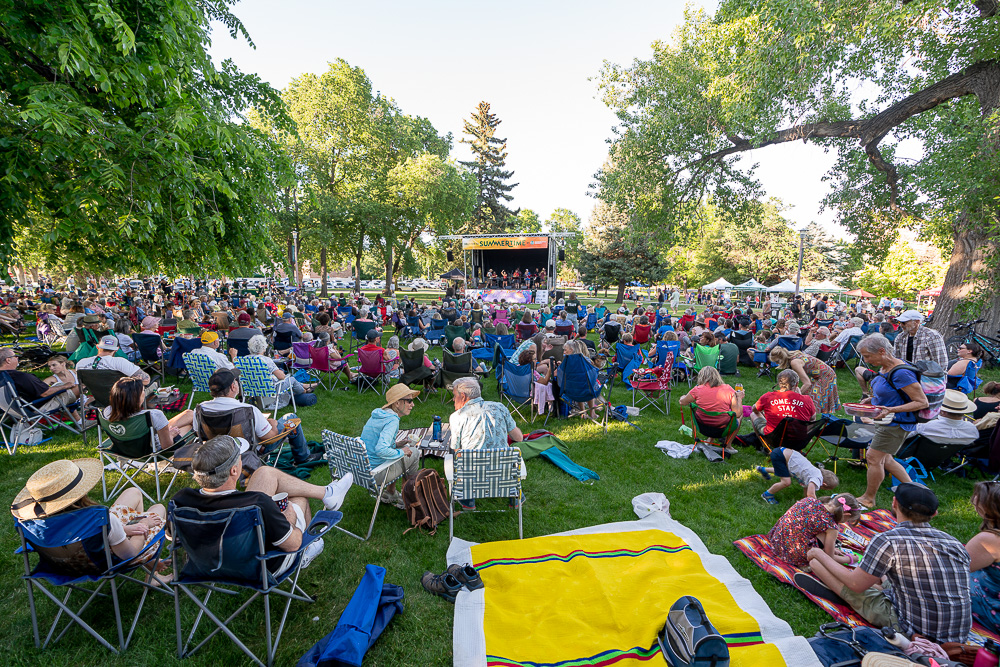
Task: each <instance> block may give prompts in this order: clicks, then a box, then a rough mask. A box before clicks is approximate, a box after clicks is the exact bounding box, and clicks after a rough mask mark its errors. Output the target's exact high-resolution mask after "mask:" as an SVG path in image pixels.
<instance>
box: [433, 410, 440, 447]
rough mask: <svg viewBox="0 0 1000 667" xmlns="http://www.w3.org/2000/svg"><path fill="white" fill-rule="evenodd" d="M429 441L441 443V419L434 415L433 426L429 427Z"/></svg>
mask: <svg viewBox="0 0 1000 667" xmlns="http://www.w3.org/2000/svg"><path fill="white" fill-rule="evenodd" d="M431 440H433V441H435V442H441V417H440V416H439V415H434V426H433V427H431Z"/></svg>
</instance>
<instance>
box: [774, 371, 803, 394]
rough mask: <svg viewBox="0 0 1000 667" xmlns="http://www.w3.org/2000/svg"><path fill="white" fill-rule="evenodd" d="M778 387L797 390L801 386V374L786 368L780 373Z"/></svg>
mask: <svg viewBox="0 0 1000 667" xmlns="http://www.w3.org/2000/svg"><path fill="white" fill-rule="evenodd" d="M778 386H779V387H786V388H788V389H795V388H796V387H798V386H799V374H798V373H797V372H795V371H794V370H792V369H791V368H786V369H785V370H783V371H781V372H780V373H778Z"/></svg>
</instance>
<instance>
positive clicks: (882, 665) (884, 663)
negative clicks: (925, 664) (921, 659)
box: [861, 653, 920, 667]
mask: <svg viewBox="0 0 1000 667" xmlns="http://www.w3.org/2000/svg"><path fill="white" fill-rule="evenodd" d="M918 664H920V663H917V662H913V661H912V660H908V659H906V658H903V657H900V656H898V655H890V654H888V653H867V654H865V657H864V659H863V660H862V661H861V666H862V667H912V666H913V665H918Z"/></svg>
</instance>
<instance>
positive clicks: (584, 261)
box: [579, 204, 667, 303]
mask: <svg viewBox="0 0 1000 667" xmlns="http://www.w3.org/2000/svg"><path fill="white" fill-rule="evenodd" d="M590 232H591V233H590V234H589V235H588V237H587V240H586V243H585V245H584V247H583V250H582V252H581V253H580V268H579V271H580V277H581V279H582V280H583V281H584V283H586V284H589V285H596V286H597V287H604V288H605V289H606V288H607V287H608V286H611V285H615V286H617V287H618V294H617V296H616V297H615V302H616V303H621V301H622V300H623V299H624V298H625V287H626V286H627V285H628V283H629V282H631V281H633V280H639V281H644V282H647V283H650V284H652V283H656V282H659V281H661V280H663V278H664V277H665V276H666V275H667V269H666V267H665V266H664V264H663V262H662V261H661V259H660V256H659V252H658V251H657V249H656V247H655V244H654V243H653V241H652V239H651V238H650V236H649V235H648V234H642V233H635V232H633V231H632V230H631V225H630V223H629V219H628V216H626V215H625V214H623V213H620V212H618V211H615V210H614V209H613V208H611V207H609V206H607V205H605V204H598V205H597V206H596V207H595V208H594V212H593V215H592V216H591V221H590Z"/></svg>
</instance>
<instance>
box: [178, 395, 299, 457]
mask: <svg viewBox="0 0 1000 667" xmlns="http://www.w3.org/2000/svg"><path fill="white" fill-rule="evenodd" d="M194 414H195V417H194V421H195V424H196V425H197V434H198V435H197V437H198V439H199V440H201V441H202V442H208V441H209V440H211V439H212V438H214V437H216V436H219V435H228V436H232V437H234V438H242V439H243V440H246V441H247V443H248V444H249V445H250V449H251V450H252V451H253V452H255V453H256V454H258V455H259V456H260V458H261V460H262V461H264V462H266V463H276V462H277V461H278V459H279V458H281V450H282V447H284V445H285V443H286V442H287V441H288V438H289V437H291V435H292V433H294V432H295V431H294V429H290V430H285V431H284V432H281V433H279V434H278V435H276V436H273V437H271V438H264V439H260V438H258V437H257V430H256V428H255V415H254V411H253V407H252V406H249V405H244V406H241V407H238V408H233V409H232V410H226V411H225V412H206V411H205V410H204V408H203V407H202V406H201V405H198V406H197V407H195V409H194Z"/></svg>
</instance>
